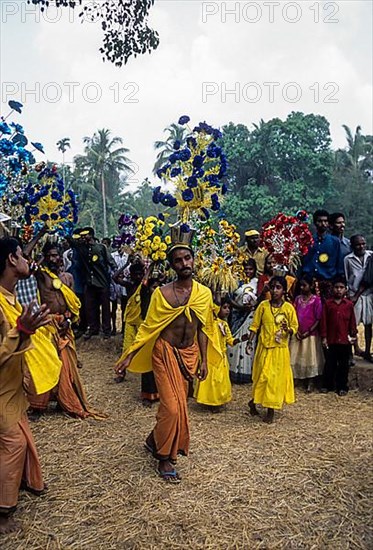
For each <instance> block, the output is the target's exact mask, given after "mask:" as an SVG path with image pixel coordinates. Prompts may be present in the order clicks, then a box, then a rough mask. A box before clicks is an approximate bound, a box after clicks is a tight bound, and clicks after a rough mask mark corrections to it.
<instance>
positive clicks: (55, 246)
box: [42, 241, 62, 257]
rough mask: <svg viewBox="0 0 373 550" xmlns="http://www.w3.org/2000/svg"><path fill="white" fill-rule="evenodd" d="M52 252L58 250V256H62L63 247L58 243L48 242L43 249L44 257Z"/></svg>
mask: <svg viewBox="0 0 373 550" xmlns="http://www.w3.org/2000/svg"><path fill="white" fill-rule="evenodd" d="M51 250H57V252H58V254H59V255H60V256H61V255H62V251H61V247H60V245H59V244H58V243H52V242H51V241H47V242H46V243H45V245H44V246H43V248H42V253H43V256H44V257H45V256H46V255H47V254H49V252H50V251H51Z"/></svg>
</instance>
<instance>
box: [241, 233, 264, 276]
mask: <svg viewBox="0 0 373 550" xmlns="http://www.w3.org/2000/svg"><path fill="white" fill-rule="evenodd" d="M259 244H260V233H259V231H257V230H256V229H249V230H248V231H246V232H245V245H244V246H243V247H242V248H241V251H242V252H243V253H244V254H245V256H246V258H245V259H246V260H248V259H249V258H252V259H253V260H255V262H256V270H257V274H258V275H262V274H263V271H264V263H265V259H266V257H267V256H268V251H267V250H266V249H265V248H261V247H260V246H259Z"/></svg>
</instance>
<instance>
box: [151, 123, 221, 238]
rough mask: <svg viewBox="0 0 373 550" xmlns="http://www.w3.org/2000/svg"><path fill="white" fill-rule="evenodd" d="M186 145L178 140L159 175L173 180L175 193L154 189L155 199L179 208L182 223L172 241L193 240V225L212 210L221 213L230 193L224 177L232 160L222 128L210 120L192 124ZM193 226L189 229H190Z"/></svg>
mask: <svg viewBox="0 0 373 550" xmlns="http://www.w3.org/2000/svg"><path fill="white" fill-rule="evenodd" d="M189 121H190V118H189V117H188V116H182V117H180V119H179V124H180V125H186V124H187V123H188V122H189ZM188 130H189V132H188V134H187V135H186V139H185V144H182V143H181V142H180V141H175V143H174V144H173V149H174V151H173V153H172V154H171V155H170V156H169V158H168V160H167V162H166V164H164V165H163V166H162V167H161V168H160V169H159V170H158V171H157V176H158V177H159V178H161V179H162V180H163V181H164V182H166V183H171V184H172V186H173V192H172V193H171V192H163V191H161V186H158V187H156V188H155V189H154V191H153V202H155V203H156V204H159V203H161V204H163V205H164V206H168V207H177V211H178V222H177V223H176V224H175V226H174V228H175V229H174V231H173V235H172V243H173V244H174V245H175V244H177V241H178V240H179V241H180V242H183V240H188V239H189V242H191V239H192V236H193V230H192V231H191V229H192V227H191V226H192V225H193V223H194V222H195V221H196V220H197V219H202V220H207V219H208V218H209V217H210V212H209V210H212V211H214V212H217V211H218V210H220V207H221V198H222V196H223V195H224V194H225V193H226V192H227V186H226V185H225V184H224V183H222V179H223V178H224V176H225V175H226V173H227V168H228V163H227V159H226V156H225V154H224V152H223V150H222V148H221V147H220V146H219V145H218V144H217V140H219V138H221V137H222V134H221V132H220V130H218V129H217V128H213V127H212V126H210V125H209V124H207V123H206V122H200V123H199V125H198V126H195V127H194V128H193V130H192V129H191V128H189V127H188ZM188 228H189V230H188Z"/></svg>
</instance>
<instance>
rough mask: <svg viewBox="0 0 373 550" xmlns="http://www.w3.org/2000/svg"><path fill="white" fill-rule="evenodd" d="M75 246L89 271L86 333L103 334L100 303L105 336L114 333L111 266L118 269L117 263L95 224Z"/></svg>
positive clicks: (87, 275)
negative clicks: (96, 233)
mask: <svg viewBox="0 0 373 550" xmlns="http://www.w3.org/2000/svg"><path fill="white" fill-rule="evenodd" d="M70 243H71V246H72V247H73V248H76V250H77V251H78V254H79V258H80V261H81V265H82V268H83V273H84V275H85V291H84V297H85V305H86V314H87V322H88V330H87V332H86V334H85V335H84V338H85V339H86V340H89V339H90V338H91V337H92V336H94V335H97V334H99V331H100V306H101V315H102V331H103V333H104V339H107V338H110V336H111V316H110V274H109V268H111V269H112V270H113V271H116V270H117V265H116V263H115V261H114V259H113V258H112V257H111V255H110V253H109V251H108V249H107V248H106V246H105V245H104V244H101V243H98V242H96V240H95V232H94V230H93V228H92V227H86V228H84V229H83V230H82V231H81V232H80V238H79V239H76V238H74V239H72V240H70Z"/></svg>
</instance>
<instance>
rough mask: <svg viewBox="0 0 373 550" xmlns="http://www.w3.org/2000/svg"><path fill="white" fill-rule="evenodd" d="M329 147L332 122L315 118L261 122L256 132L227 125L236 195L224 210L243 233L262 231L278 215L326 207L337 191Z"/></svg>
mask: <svg viewBox="0 0 373 550" xmlns="http://www.w3.org/2000/svg"><path fill="white" fill-rule="evenodd" d="M330 143H331V139H330V132H329V123H328V121H327V120H326V119H325V118H324V117H322V116H319V115H313V114H310V115H304V114H303V113H295V112H294V113H291V114H290V115H289V116H288V117H287V119H286V120H285V121H282V120H280V119H279V118H275V119H272V120H270V121H268V122H264V121H263V120H261V121H260V123H259V124H258V125H254V129H253V131H252V132H250V131H249V130H248V129H247V128H246V127H245V126H243V125H242V124H239V125H237V126H235V125H234V124H232V123H230V124H229V125H228V126H225V127H224V128H223V138H222V145H223V147H224V150H225V152H226V154H227V157H228V161H229V172H228V179H229V184H230V188H231V191H232V192H231V194H230V195H229V196H228V199H227V201H226V203H225V204H224V210H225V211H226V213H227V216H228V218H229V219H230V221H232V222H233V223H236V224H237V225H238V227H239V228H240V229H241V230H243V229H245V228H247V227H248V226H255V227H260V226H261V225H262V224H263V222H265V221H267V220H268V219H270V218H271V217H272V216H274V215H275V214H277V213H278V212H279V211H284V212H286V213H289V214H294V213H295V212H296V211H297V210H299V209H300V208H305V209H306V210H310V211H312V210H314V209H315V208H317V207H319V206H320V205H323V204H324V203H325V201H326V200H327V199H328V197H329V196H330V194H331V192H332V166H333V153H332V151H331V149H330ZM240 205H241V206H240Z"/></svg>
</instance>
